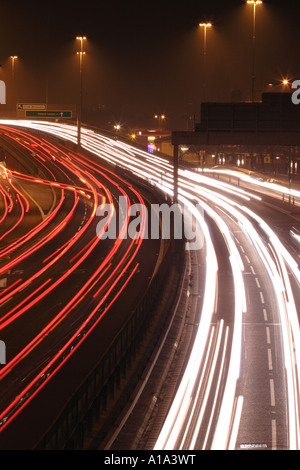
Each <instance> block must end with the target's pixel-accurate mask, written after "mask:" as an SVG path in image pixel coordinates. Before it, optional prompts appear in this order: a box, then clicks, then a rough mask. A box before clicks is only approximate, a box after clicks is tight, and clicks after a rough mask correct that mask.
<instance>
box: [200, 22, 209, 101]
mask: <svg viewBox="0 0 300 470" xmlns="http://www.w3.org/2000/svg"><path fill="white" fill-rule="evenodd" d="M199 26H200V28H203V32H204V46H203V57H204V60H203V62H204V72H203V74H204V78H203V88H204V93H203V101H205V100H206V74H207V70H206V67H207V65H206V58H207V28H211V27H212V24H211V23H199Z"/></svg>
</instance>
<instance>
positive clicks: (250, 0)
mask: <svg viewBox="0 0 300 470" xmlns="http://www.w3.org/2000/svg"><path fill="white" fill-rule="evenodd" d="M262 3H263V2H262V1H261V0H247V4H248V5H252V6H253V38H252V40H253V58H252V92H251V94H252V102H253V101H254V93H255V40H256V7H257V6H258V5H261V4H262Z"/></svg>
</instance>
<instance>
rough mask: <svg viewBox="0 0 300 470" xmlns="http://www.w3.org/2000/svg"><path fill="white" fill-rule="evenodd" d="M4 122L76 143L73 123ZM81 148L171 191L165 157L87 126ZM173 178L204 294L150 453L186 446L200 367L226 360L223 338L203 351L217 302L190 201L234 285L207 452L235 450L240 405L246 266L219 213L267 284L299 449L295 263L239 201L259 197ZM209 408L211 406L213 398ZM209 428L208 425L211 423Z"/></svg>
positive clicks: (191, 176) (212, 269)
mask: <svg viewBox="0 0 300 470" xmlns="http://www.w3.org/2000/svg"><path fill="white" fill-rule="evenodd" d="M2 124H8V125H17V126H24V127H30V128H32V129H38V130H41V131H44V132H48V133H51V134H53V135H55V136H58V137H59V138H61V139H65V140H69V141H72V142H74V143H76V141H77V128H76V127H75V126H68V125H64V124H58V123H43V122H34V121H2ZM82 146H83V148H85V149H86V150H89V151H91V152H93V153H94V154H96V155H98V156H99V157H101V158H103V159H105V160H106V161H108V162H110V163H111V164H113V165H118V166H120V167H123V168H124V169H128V170H130V171H132V172H133V173H134V174H136V175H138V176H139V177H141V178H144V179H146V180H147V181H149V182H150V183H151V184H154V185H156V186H157V187H159V188H161V189H162V190H164V191H165V192H166V193H167V194H170V195H172V194H173V168H172V165H171V164H170V163H168V162H166V161H165V160H164V159H162V158H160V157H157V156H155V155H149V153H147V152H144V151H142V150H138V149H136V148H134V147H132V146H130V145H129V144H124V143H122V142H121V141H116V140H114V139H110V138H108V137H105V136H102V135H98V134H97V133H95V132H93V131H90V130H86V129H83V130H82ZM222 171H224V170H222ZM227 174H228V175H230V174H231V175H232V176H235V177H238V178H240V179H241V180H243V181H245V182H246V183H249V184H251V185H252V187H253V186H255V187H256V188H259V190H261V191H262V192H263V191H265V190H266V189H267V190H268V191H270V192H271V193H272V194H277V196H278V195H279V194H282V193H284V194H288V195H292V196H293V197H296V198H299V200H300V192H299V191H296V190H294V189H290V188H285V187H283V186H281V185H277V184H274V183H272V182H266V181H259V180H256V179H254V178H253V177H251V176H249V175H246V174H244V173H241V172H232V173H230V172H229V171H227ZM179 177H180V178H179V199H180V202H181V203H182V204H184V205H185V206H186V207H188V209H189V210H190V212H191V213H192V214H193V215H194V216H195V218H196V220H197V223H198V224H199V226H200V227H201V230H202V233H203V234H204V237H205V249H206V258H207V265H206V272H205V291H204V299H203V304H202V310H201V312H200V316H199V317H200V322H199V328H198V332H197V335H196V338H195V342H194V345H193V349H192V352H191V355H190V358H189V361H188V365H187V367H186V370H185V372H184V375H183V378H182V381H181V383H180V385H179V388H178V390H177V393H176V396H175V399H174V401H173V403H172V405H171V408H170V412H169V414H168V416H167V419H166V421H165V423H164V426H163V428H162V430H161V434H160V436H159V438H158V440H157V442H156V445H155V449H157V450H158V449H174V448H175V447H174V446H179V447H180V446H182V447H183V446H184V442H183V441H182V442H181V443H179V440H180V436H183V437H184V440H185V439H186V437H187V435H188V430H187V429H185V430H184V426H185V424H186V423H190V422H191V419H190V418H191V417H189V415H188V413H189V412H190V410H194V411H195V410H196V408H197V406H198V405H197V403H196V402H195V403H192V397H194V391H195V390H197V389H198V391H199V387H200V386H201V383H202V382H201V381H202V379H203V375H202V374H201V372H203V371H201V367H204V366H205V364H206V361H207V360H208V356H207V354H211V358H210V359H211V361H212V363H213V364H214V366H215V365H216V360H217V357H218V356H219V355H220V356H221V357H223V359H224V354H225V349H222V347H221V336H218V337H217V338H218V339H217V342H218V347H217V348H216V349H215V351H214V353H212V352H210V353H209V351H211V349H210V344H211V341H212V338H213V335H214V332H215V331H216V330H213V329H212V319H213V314H214V310H215V305H216V299H217V273H218V263H217V258H216V254H215V250H214V246H213V243H212V239H211V236H210V233H209V229H208V226H207V224H206V222H205V221H204V218H203V216H202V215H201V214H200V212H199V211H198V210H197V209H196V207H195V203H200V204H201V205H202V207H203V208H204V210H205V211H206V213H207V214H208V215H209V216H210V217H211V218H212V219H213V220H214V221H215V223H216V224H217V226H218V228H219V230H220V232H221V233H222V235H223V238H224V240H225V241H226V244H227V248H228V253H229V259H230V263H231V270H232V276H233V280H234V288H235V311H234V323H233V326H230V328H232V330H230V329H227V328H226V338H227V339H226V345H227V341H228V338H229V335H231V337H232V340H231V354H230V363H229V366H228V372H227V377H226V382H225V386H224V394H223V396H222V397H219V399H220V413H219V417H218V421H217V425H216V428H215V432H214V438H213V444H212V448H213V449H234V448H235V442H236V438H237V434H238V428H239V421H240V417H241V414H242V406H243V397H242V396H240V395H237V394H236V392H237V390H236V385H237V381H238V379H239V375H240V368H241V355H242V354H241V350H242V328H243V327H242V318H243V314H244V312H245V311H246V308H247V306H246V298H245V287H244V280H243V269H244V267H243V263H242V260H241V257H240V255H239V249H238V247H237V246H236V242H235V240H234V238H233V236H232V233H231V230H230V228H229V227H228V225H227V223H226V222H225V219H224V218H223V217H221V216H220V211H222V212H223V213H225V214H227V216H228V219H230V220H231V221H232V223H236V224H237V225H238V227H239V228H240V230H242V232H243V233H244V234H245V235H247V239H248V240H249V241H250V242H251V244H252V246H253V247H254V249H255V251H256V253H257V255H258V257H259V259H260V261H261V263H262V264H263V266H264V267H265V270H266V272H267V273H268V276H269V279H270V280H271V282H272V286H273V291H274V296H275V298H276V301H277V305H278V312H279V316H280V322H281V328H282V338H283V354H284V360H285V367H286V377H287V390H288V392H287V393H288V418H289V419H288V421H289V439H290V448H291V449H299V448H300V431H299V430H300V426H299V419H300V418H299V417H300V409H299V390H300V384H299V374H298V366H297V364H299V363H300V328H299V318H298V313H297V308H296V305H295V300H294V297H293V291H292V287H291V283H290V278H289V273H288V269H289V270H290V271H291V273H292V274H293V276H294V278H295V279H296V280H297V282H298V285H300V271H299V268H298V265H297V263H296V262H295V260H294V259H293V257H292V256H291V255H290V253H289V252H288V251H287V249H286V248H285V247H284V246H283V245H282V243H281V242H280V240H279V238H278V237H277V236H276V235H275V233H274V232H273V231H272V230H271V228H270V226H269V225H268V224H266V222H265V221H264V220H262V219H261V218H260V217H259V216H257V214H255V213H254V212H253V211H251V210H250V209H248V208H247V207H246V206H245V204H247V202H248V201H250V200H252V199H255V200H260V198H259V197H258V196H257V195H255V194H252V193H251V191H249V190H247V191H246V190H244V189H242V188H240V187H234V186H232V185H230V184H227V183H225V182H221V181H218V185H217V188H216V182H215V180H213V179H211V178H208V177H206V176H204V174H199V173H195V172H192V171H187V170H180V171H179ZM215 188H216V189H218V190H222V192H223V193H225V194H226V195H224V194H219V193H218V192H217V191H216V190H215ZM212 206H214V207H215V210H214V209H212ZM253 220H254V221H255V222H256V223H258V224H259V226H260V228H261V229H262V230H263V231H264V233H265V234H266V237H267V239H268V240H269V247H267V246H266V244H265V243H264V241H263V240H262V238H261V236H260V234H259V233H258V232H257V230H256V229H255V226H254V225H253V224H252V221H253ZM223 332H224V326H223V324H222V326H221V327H220V329H219V335H221V334H223ZM226 347H227V346H226ZM228 347H229V346H228ZM221 351H222V352H221ZM221 364H222V367H224V360H222V361H221ZM221 374H222V369H221V370H220V371H219V378H218V384H219V385H220V377H221ZM197 377H198V378H199V380H200V382H199V383H198V384H196V378H197ZM201 377H202V378H201ZM211 383H212V376H211V375H210V376H209V380H208V385H207V388H206V390H205V393H204V397H205V399H204V401H203V403H202V405H203V406H204V407H202V408H201V404H200V408H199V409H198V418H197V421H196V426H195V433H194V434H193V435H192V437H191V439H190V442H191V447H192V448H194V447H195V446H196V442H197V437H198V435H199V432H200V429H201V425H202V418H203V413H204V409H205V403H207V399H208V395H209V393H210V391H211V389H210V387H209V385H210V384H211ZM218 390H220V387H218ZM213 403H214V409H215V406H216V396H215V399H214V401H213ZM210 425H211V422H210V424H209V426H210ZM207 439H208V434H206V437H205V442H206V441H207Z"/></svg>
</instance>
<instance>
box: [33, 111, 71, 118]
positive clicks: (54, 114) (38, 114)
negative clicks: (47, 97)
mask: <svg viewBox="0 0 300 470" xmlns="http://www.w3.org/2000/svg"><path fill="white" fill-rule="evenodd" d="M26 117H31V118H52V119H59V118H64V119H66V118H68V119H70V118H72V111H26Z"/></svg>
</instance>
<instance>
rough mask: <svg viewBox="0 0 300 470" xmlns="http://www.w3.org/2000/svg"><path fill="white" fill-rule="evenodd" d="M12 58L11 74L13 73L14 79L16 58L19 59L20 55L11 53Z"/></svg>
mask: <svg viewBox="0 0 300 470" xmlns="http://www.w3.org/2000/svg"><path fill="white" fill-rule="evenodd" d="M10 59H11V74H12V79H13V80H14V78H15V61H16V59H18V56H17V55H11V56H10Z"/></svg>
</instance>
